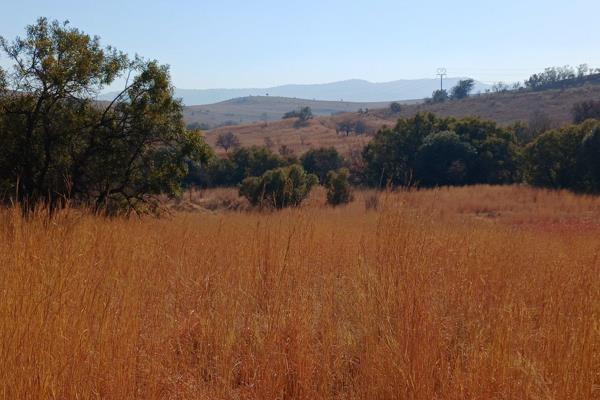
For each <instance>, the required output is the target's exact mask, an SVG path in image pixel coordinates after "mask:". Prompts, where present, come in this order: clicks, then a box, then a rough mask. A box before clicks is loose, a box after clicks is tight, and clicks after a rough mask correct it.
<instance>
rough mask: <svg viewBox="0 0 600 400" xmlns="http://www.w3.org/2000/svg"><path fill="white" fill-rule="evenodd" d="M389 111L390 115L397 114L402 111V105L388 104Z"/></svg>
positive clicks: (396, 103)
mask: <svg viewBox="0 0 600 400" xmlns="http://www.w3.org/2000/svg"><path fill="white" fill-rule="evenodd" d="M390 111H391V112H392V114H399V113H400V112H401V111H402V105H400V103H398V102H396V101H394V102H393V103H391V104H390Z"/></svg>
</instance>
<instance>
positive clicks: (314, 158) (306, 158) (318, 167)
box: [300, 147, 344, 183]
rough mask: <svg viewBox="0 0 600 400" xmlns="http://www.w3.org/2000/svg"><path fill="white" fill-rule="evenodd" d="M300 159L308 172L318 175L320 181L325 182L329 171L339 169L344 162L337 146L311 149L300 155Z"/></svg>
mask: <svg viewBox="0 0 600 400" xmlns="http://www.w3.org/2000/svg"><path fill="white" fill-rule="evenodd" d="M300 161H301V162H302V167H303V168H304V169H305V170H306V172H308V173H310V174H315V175H317V177H318V178H319V182H320V183H324V182H325V178H327V173H328V172H329V171H332V170H337V169H339V168H341V167H342V165H343V164H344V160H343V158H342V156H341V155H340V154H339V153H338V151H337V150H336V149H335V147H321V148H318V149H310V150H308V151H307V152H306V153H304V154H303V155H302V157H300Z"/></svg>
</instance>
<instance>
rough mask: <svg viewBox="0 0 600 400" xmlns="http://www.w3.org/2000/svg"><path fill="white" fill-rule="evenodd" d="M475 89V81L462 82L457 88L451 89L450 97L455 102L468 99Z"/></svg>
mask: <svg viewBox="0 0 600 400" xmlns="http://www.w3.org/2000/svg"><path fill="white" fill-rule="evenodd" d="M474 87H475V81H474V80H473V79H464V80H460V81H458V83H457V84H456V86H454V87H453V88H452V89H451V95H450V97H451V98H452V99H454V100H460V99H464V98H467V97H469V94H470V93H471V91H472V90H473V88H474Z"/></svg>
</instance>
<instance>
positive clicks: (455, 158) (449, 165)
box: [416, 131, 477, 186]
mask: <svg viewBox="0 0 600 400" xmlns="http://www.w3.org/2000/svg"><path fill="white" fill-rule="evenodd" d="M476 155H477V152H476V151H475V148H474V147H473V146H471V145H470V144H469V143H467V142H463V141H462V140H461V138H460V137H459V136H458V135H457V134H456V133H454V132H450V131H444V132H438V133H432V134H431V135H429V136H427V137H426V138H425V140H424V141H423V144H422V145H421V146H420V147H419V150H418V152H417V162H416V176H417V177H418V179H419V183H420V184H421V185H423V186H436V185H464V184H466V183H467V182H468V174H469V171H470V170H471V169H472V167H473V163H474V160H475V157H476Z"/></svg>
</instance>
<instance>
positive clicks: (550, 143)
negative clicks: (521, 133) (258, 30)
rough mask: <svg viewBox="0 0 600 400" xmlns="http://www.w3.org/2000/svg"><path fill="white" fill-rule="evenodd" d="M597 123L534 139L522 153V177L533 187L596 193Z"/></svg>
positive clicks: (599, 178) (599, 177)
mask: <svg viewBox="0 0 600 400" xmlns="http://www.w3.org/2000/svg"><path fill="white" fill-rule="evenodd" d="M598 154H600V123H599V122H598V121H594V120H588V121H586V122H584V123H582V124H579V125H571V126H567V127H564V128H561V129H559V130H552V131H548V132H546V133H544V134H542V135H540V136H538V137H537V138H536V139H535V140H534V141H532V142H531V143H529V144H528V145H527V146H526V147H525V149H524V160H525V166H524V174H525V179H526V181H527V182H528V183H529V184H531V185H534V186H540V187H547V188H552V189H571V190H575V191H579V192H593V193H597V192H599V191H600V165H599V162H598V159H599V158H598Z"/></svg>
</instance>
